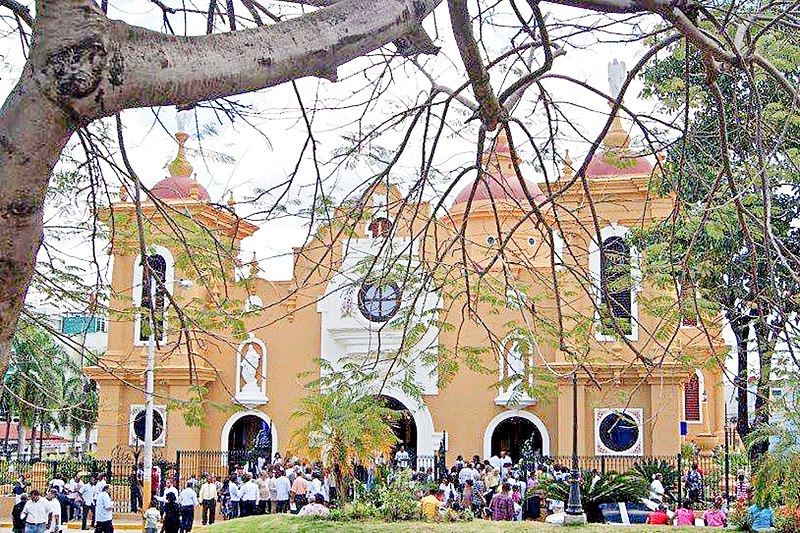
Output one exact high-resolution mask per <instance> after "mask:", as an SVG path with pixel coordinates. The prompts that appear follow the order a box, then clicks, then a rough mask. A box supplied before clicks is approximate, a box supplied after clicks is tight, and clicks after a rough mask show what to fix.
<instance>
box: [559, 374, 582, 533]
mask: <svg viewBox="0 0 800 533" xmlns="http://www.w3.org/2000/svg"><path fill="white" fill-rule="evenodd" d="M564 511H565V513H564V525H565V526H574V525H583V524H585V523H586V513H585V512H584V511H583V503H582V502H581V486H580V472H579V471H578V367H577V366H576V367H575V372H573V374H572V475H571V476H570V480H569V498H568V499H567V507H566V509H564Z"/></svg>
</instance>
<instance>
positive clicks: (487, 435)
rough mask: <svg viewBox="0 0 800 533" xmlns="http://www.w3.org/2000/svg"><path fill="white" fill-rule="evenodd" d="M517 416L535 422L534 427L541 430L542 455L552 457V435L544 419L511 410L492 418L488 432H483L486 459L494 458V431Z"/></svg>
mask: <svg viewBox="0 0 800 533" xmlns="http://www.w3.org/2000/svg"><path fill="white" fill-rule="evenodd" d="M515 416H518V417H520V418H524V419H525V420H530V421H531V422H533V425H534V426H536V429H538V430H539V434H540V435H541V436H542V455H544V456H548V455H550V433H549V432H548V431H547V426H545V425H544V422H542V419H541V418H539V417H538V416H536V415H535V414H533V413H531V412H530V411H523V410H521V409H509V410H507V411H503V412H502V413H500V414H498V415H497V416H496V417H494V418H492V420H491V421H490V422H489V425H487V426H486V430H485V431H484V432H483V457H484V459H487V458H489V457H491V456H492V435H493V434H494V430H495V429H497V426H499V425H500V423H501V422H503V421H504V420H508V419H509V418H514V417H515Z"/></svg>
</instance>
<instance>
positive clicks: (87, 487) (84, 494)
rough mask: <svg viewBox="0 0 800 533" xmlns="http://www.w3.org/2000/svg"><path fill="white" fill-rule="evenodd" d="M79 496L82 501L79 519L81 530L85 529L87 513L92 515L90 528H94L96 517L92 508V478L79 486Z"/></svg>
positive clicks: (93, 493) (93, 488)
mask: <svg viewBox="0 0 800 533" xmlns="http://www.w3.org/2000/svg"><path fill="white" fill-rule="evenodd" d="M80 495H81V500H82V501H83V516H82V518H81V529H86V521H87V519H88V518H89V513H92V522H91V527H93V528H94V522H95V519H96V518H97V517H96V516H95V508H94V497H95V482H94V478H93V477H90V478H89V481H87V482H86V483H84V484H83V485H82V486H81V488H80Z"/></svg>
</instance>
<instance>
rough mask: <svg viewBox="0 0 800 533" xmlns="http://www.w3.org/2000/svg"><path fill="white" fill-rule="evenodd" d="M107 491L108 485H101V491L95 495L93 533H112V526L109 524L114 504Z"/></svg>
mask: <svg viewBox="0 0 800 533" xmlns="http://www.w3.org/2000/svg"><path fill="white" fill-rule="evenodd" d="M108 489H109V485H103V488H102V490H101V491H100V493H99V494H98V495H97V497H96V499H95V502H94V512H95V513H97V515H96V516H97V520H96V522H95V524H96V527H95V529H94V533H114V526H113V525H112V523H111V521H112V519H113V514H112V511H113V510H114V502H113V501H112V500H111V496H110V495H109V494H108Z"/></svg>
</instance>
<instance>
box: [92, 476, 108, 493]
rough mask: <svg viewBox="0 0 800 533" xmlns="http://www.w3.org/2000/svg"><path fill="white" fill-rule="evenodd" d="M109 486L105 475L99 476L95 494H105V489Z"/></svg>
mask: <svg viewBox="0 0 800 533" xmlns="http://www.w3.org/2000/svg"><path fill="white" fill-rule="evenodd" d="M106 485H108V482H107V481H106V476H105V474H97V485H96V486H95V488H94V492H95V494H100V493H101V492H103V487H105V486H106Z"/></svg>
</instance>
